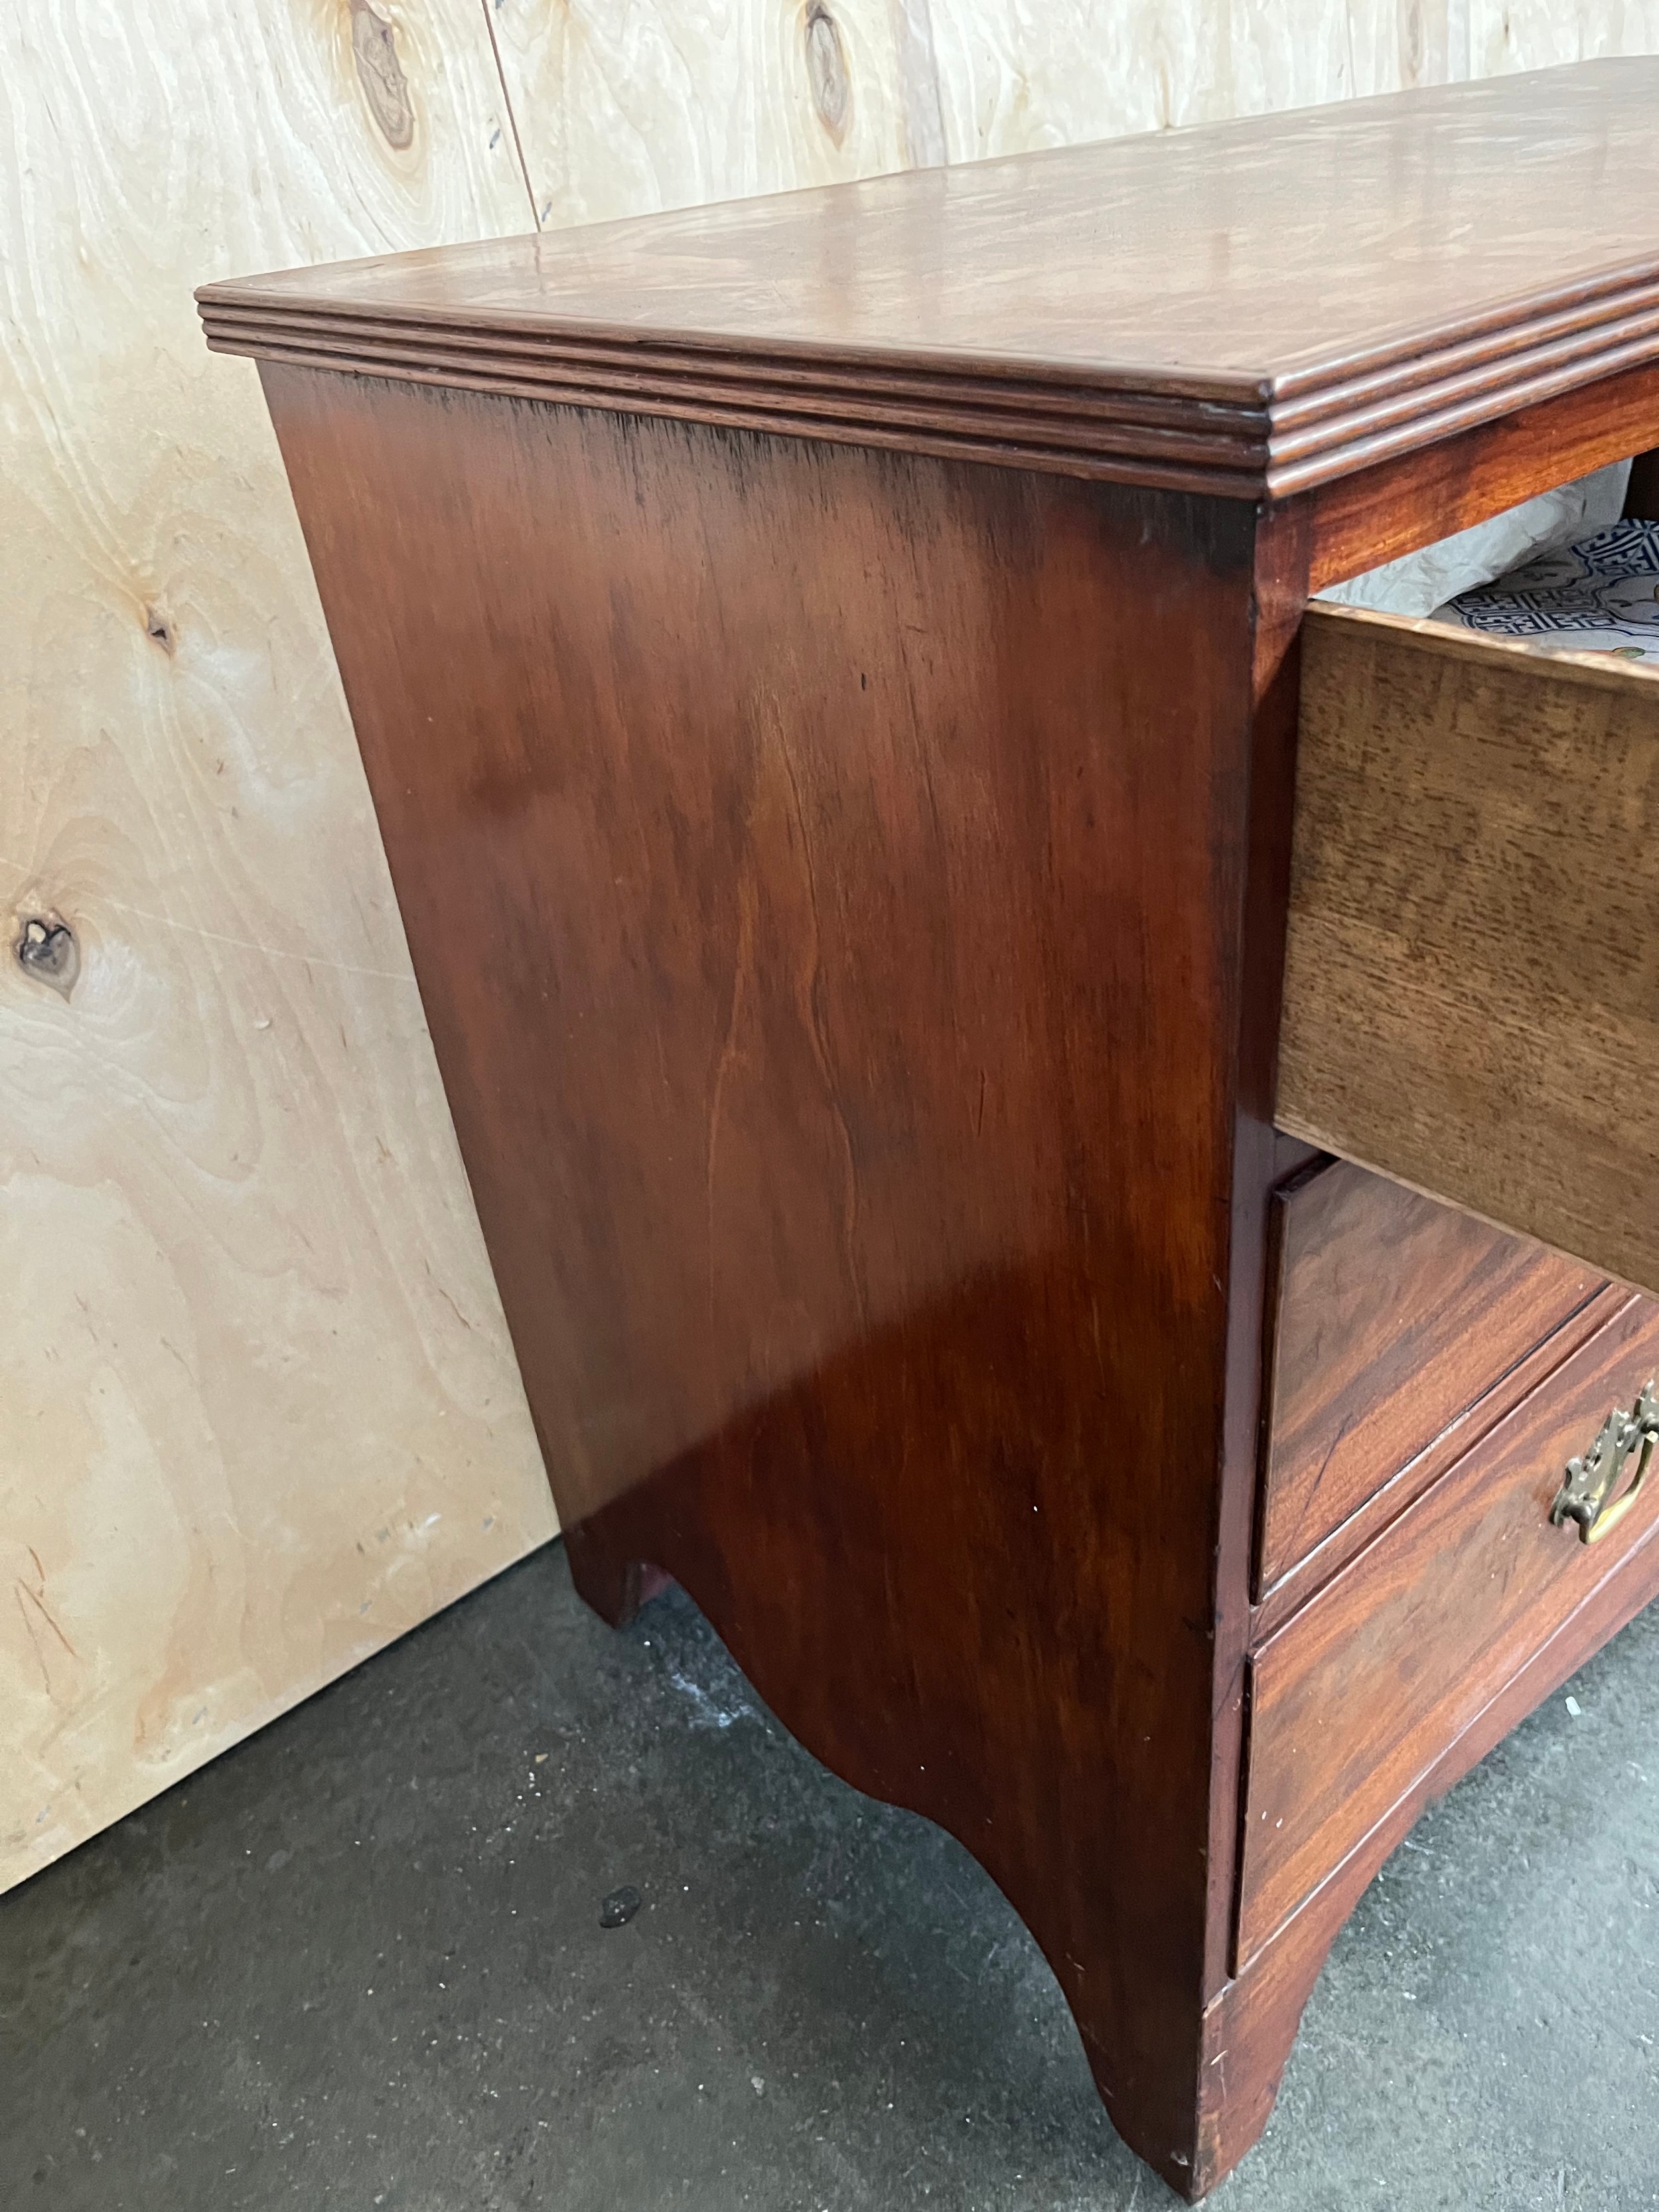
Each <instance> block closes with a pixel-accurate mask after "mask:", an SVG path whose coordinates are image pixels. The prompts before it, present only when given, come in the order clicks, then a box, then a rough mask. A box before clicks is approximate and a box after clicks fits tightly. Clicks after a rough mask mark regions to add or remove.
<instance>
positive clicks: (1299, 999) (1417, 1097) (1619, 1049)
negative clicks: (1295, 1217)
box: [1276, 607, 1659, 1291]
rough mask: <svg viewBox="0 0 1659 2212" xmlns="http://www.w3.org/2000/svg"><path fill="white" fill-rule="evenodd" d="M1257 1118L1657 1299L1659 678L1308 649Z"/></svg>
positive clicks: (1603, 668)
mask: <svg viewBox="0 0 1659 2212" xmlns="http://www.w3.org/2000/svg"><path fill="white" fill-rule="evenodd" d="M1302 653H1303V658H1302V708H1301V736H1300V748H1299V753H1298V762H1297V807H1296V828H1295V842H1294V850H1293V858H1292V866H1291V904H1290V924H1289V934H1288V940H1287V946H1286V963H1285V1008H1284V1019H1283V1025H1282V1028H1281V1031H1280V1043H1279V1091H1278V1106H1277V1114H1276V1118H1277V1119H1278V1121H1279V1124H1280V1126H1281V1127H1284V1128H1285V1129H1286V1130H1289V1131H1290V1132H1291V1133H1293V1134H1295V1135H1297V1136H1300V1137H1304V1138H1306V1139H1310V1141H1311V1142H1313V1143H1315V1144H1316V1145H1319V1146H1322V1147H1324V1148H1325V1149H1326V1150H1328V1151H1330V1152H1337V1153H1340V1154H1341V1155H1342V1156H1343V1157H1344V1158H1347V1159H1350V1160H1354V1161H1358V1162H1359V1163H1361V1164H1364V1165H1366V1166H1370V1167H1374V1168H1376V1169H1379V1170H1382V1171H1383V1173H1384V1174H1386V1175H1389V1176H1394V1177H1395V1178H1396V1179H1397V1180H1399V1181H1400V1182H1405V1183H1408V1184H1411V1185H1413V1186H1414V1187H1415V1188H1419V1189H1420V1190H1424V1191H1426V1192H1429V1193H1431V1194H1433V1195H1435V1196H1437V1197H1440V1198H1443V1199H1446V1200H1449V1201H1450V1202H1451V1203H1452V1204H1454V1205H1455V1206H1462V1207H1465V1208H1467V1209H1468V1211H1470V1212H1474V1213H1477V1214H1480V1215H1481V1216H1483V1217H1484V1218H1486V1219H1487V1220H1488V1221H1491V1222H1494V1223H1496V1224H1498V1225H1499V1226H1501V1227H1503V1228H1506V1229H1512V1230H1518V1231H1522V1232H1524V1233H1525V1234H1527V1235H1528V1236H1532V1237H1537V1238H1539V1239H1541V1241H1542V1242H1543V1243H1547V1244H1551V1245H1553V1246H1554V1247H1556V1248H1557V1249H1559V1250H1560V1251H1562V1252H1565V1253H1567V1254H1570V1255H1571V1256H1572V1257H1574V1258H1575V1259H1578V1260H1582V1261H1587V1262H1588V1263H1589V1264H1590V1265H1591V1266H1592V1267H1595V1268H1598V1269H1601V1270H1603V1271H1605V1272H1606V1273H1608V1274H1611V1275H1613V1276H1616V1277H1619V1278H1620V1279H1622V1280H1624V1281H1625V1282H1627V1283H1630V1284H1632V1285H1635V1286H1637V1287H1638V1288H1639V1289H1643V1290H1646V1291H1659V1085H1656V1080H1655V1069H1656V1065H1659V680H1656V678H1655V676H1654V675H1652V674H1650V673H1649V672H1648V671H1645V670H1644V669H1643V668H1642V667H1640V666H1638V665H1634V664H1632V663H1629V662H1625V661H1619V660H1614V659H1611V658H1609V659H1605V660H1604V659H1600V658H1597V657H1593V656H1589V655H1577V656H1572V657H1567V656H1559V657H1554V656H1550V655H1546V654H1543V653H1536V652H1534V651H1532V650H1530V649H1529V648H1528V647H1524V646H1517V645H1511V644H1509V643H1506V642H1503V641H1495V640H1492V639H1489V638H1485V637H1480V636H1475V635H1469V634H1467V633H1464V632H1462V631H1457V630H1452V629H1446V628H1443V627H1441V626H1438V625H1437V624H1434V623H1414V622H1408V621H1402V620H1400V619H1398V618H1396V617H1390V616H1387V615H1375V614H1364V613H1359V612H1356V611H1350V610H1347V609H1345V608H1336V607H1312V608H1310V610H1309V611H1308V615H1307V618H1306V621H1305V623H1304V629H1303V647H1302Z"/></svg>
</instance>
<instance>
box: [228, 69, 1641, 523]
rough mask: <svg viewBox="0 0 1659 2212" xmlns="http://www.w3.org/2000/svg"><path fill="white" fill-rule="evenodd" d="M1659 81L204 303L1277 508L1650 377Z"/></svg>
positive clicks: (568, 392) (805, 422)
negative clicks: (1417, 451) (1510, 417)
mask: <svg viewBox="0 0 1659 2212" xmlns="http://www.w3.org/2000/svg"><path fill="white" fill-rule="evenodd" d="M1656 120H1659V59H1650V60H1629V61H1600V62H1586V63H1581V64H1577V65H1575V66H1573V67H1571V68H1567V69H1559V70H1541V71H1539V72H1536V73H1534V74H1533V75H1530V76H1510V77H1500V78H1492V79H1488V80H1486V81H1484V82H1476V83H1466V84H1458V85H1453V86H1449V87H1446V88H1441V89H1437V90H1433V91H1422V92H1412V93H1403V94H1394V95H1392V96H1390V97H1388V98H1385V99H1380V100H1352V101H1345V102H1342V103H1340V104H1338V105H1335V106H1328V107H1321V108H1310V109H1304V110H1302V111H1300V112H1295V113H1291V114H1285V115H1275V116H1267V117H1258V118H1250V119H1249V120H1246V121H1241V122H1236V123H1229V124H1221V125H1206V126H1204V127H1201V128H1199V129H1194V130H1186V131H1168V132H1161V133H1158V134H1155V135H1152V136H1149V137H1137V138H1125V139H1117V140H1114V141H1110V142H1108V143H1103V144H1099V145H1091V146H1079V147H1072V148H1067V149H1055V150H1053V151H1049V152H1043V153H1037V154H1024V155H1015V156H1012V157H1011V158H1009V159H1006V160H1002V161H984V162H976V163H971V164H968V165H965V166H962V167H954V168H944V169H926V170H911V171H908V172H904V173H900V174H898V175H894V176H886V177H878V178H873V179H869V180H867V181H866V182H863V183H857V184H848V185H830V186H828V187H826V188H823V189H820V190H816V191H800V192H787V193H781V194H777V195H775V196H773V197H769V198H765V199H754V200H738V201H730V202H727V203H726V204H723V205H720V206H716V207H702V208H696V209H689V210H684V211H682V212H679V213H675V214H668V215H659V216H645V217H641V218H639V219H637V220H634V221H630V222H612V223H600V224H594V225H592V226H591V227H587V228H580V229H574V230H566V231H562V232H550V233H546V234H543V235H541V236H539V237H529V238H520V239H504V240H486V241H484V242H483V243H481V244H477V245H472V246H446V247H441V248H439V249H436V250H434V251H428V252H419V253H405V254H397V255H391V256H383V257H381V258H377V259H374V260H367V261H353V262H342V263H339V264H336V265H334V266H332V267H330V268H324V269H308V270H292V271H289V272H287V273H285V274H283V275H278V276H260V277H251V278H248V279H246V280H245V281H242V282H240V283H222V284H210V285H208V286H206V287H204V289H203V290H202V291H201V293H200V294H199V295H197V296H198V299H199V301H200V303H201V308H202V314H203V319H204V323H205V325H206V328H207V331H208V336H209V343H210V344H211V345H213V346H215V347H216V348H217V349H220V350H221V351H224V352H233V353H245V354H253V355H258V356H264V357H267V358H276V359H281V360H287V361H301V362H307V363H311V364H313V365H316V366H320V367H326V368H337V369H342V370H347V371H356V372H357V373H362V374H375V375H385V376H394V377H405V378H410V377H412V378H416V379H419V380H425V381H429V382H436V383H441V384H451V385H461V386H469V387H471V388H474V389H479V388H482V389H486V390H499V391H505V392H515V393H520V394H525V395H528V396H532V397H538V398H547V399H566V400H568V401H571V402H573V403H575V404H582V405H591V406H599V407H605V408H611V409H620V410H624V411H629V412H643V413H649V414H665V415H673V416H683V417H689V418H690V419H694V420H698V421H706V422H732V423H742V424H747V425H750V426H751V427H756V428H766V429H775V430H785V431H787V432H790V433H793V435H805V436H817V437H827V438H834V439H839V440H843V441H852V442H854V443H858V444H882V445H895V446H901V447H911V448H916V449H920V450H923V451H929V452H945V453H970V454H975V455H976V456H978V457H979V458H981V459H991V460H999V461H1004V462H1009V463H1012V464H1014V465H1018V466H1022V467H1040V468H1054V469H1060V470H1062V471H1066V473H1068V474H1083V475H1089V476H1099V477H1115V478H1118V479H1121V480H1127V481H1130V482H1151V483H1164V484H1171V485H1177V486H1181V485H1186V486H1191V487H1193V488H1194V489H1208V490H1215V491H1221V492H1228V493H1235V494H1237V495H1242V496H1246V497H1257V496H1260V495H1262V494H1263V493H1264V492H1265V493H1267V495H1269V496H1273V495H1284V494H1285V493H1288V492H1291V491H1298V490H1301V489H1304V488H1306V487H1307V486H1309V485H1310V484H1313V483H1320V482H1322V481H1324V480H1325V479H1326V478H1328V477H1334V476H1338V475H1341V474H1344V473H1346V471H1350V470H1352V469H1355V468H1358V467H1362V466H1364V465H1368V464H1369V463H1370V462H1372V461H1376V460H1380V459H1387V458H1389V457H1391V456H1392V455H1394V454H1395V453H1401V452H1404V451H1406V450H1408V449H1409V448H1411V447H1415V446H1418V445H1421V444H1425V443H1427V442H1429V441H1432V440H1433V439H1436V438H1439V437H1443V436H1447V435H1451V434H1452V433H1454V432H1455V431H1457V430H1461V429H1463V428H1468V427H1469V426H1471V425H1472V424H1474V423H1477V422H1484V421H1487V420H1490V419H1492V417H1494V416H1498V415H1502V414H1504V413H1507V412H1509V411H1510V410H1512V409H1514V408H1516V407H1517V406H1522V405H1524V404H1528V402H1530V401H1532V400H1534V399H1541V398H1547V397H1549V396H1551V395H1552V394H1553V393H1556V392H1562V391H1565V390H1569V389H1571V387H1573V386H1577V385H1581V384H1584V383H1588V382H1589V381H1591V380H1594V379H1595V378H1596V377H1599V376H1604V375H1607V374H1612V373H1613V372H1614V371H1615V370H1618V369H1622V368H1629V367H1631V366H1633V365H1634V364H1636V363H1638V362H1644V361H1647V360H1651V359H1655V358H1659V128H1656Z"/></svg>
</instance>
